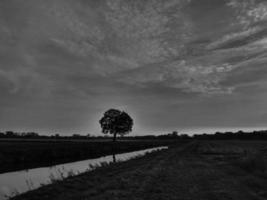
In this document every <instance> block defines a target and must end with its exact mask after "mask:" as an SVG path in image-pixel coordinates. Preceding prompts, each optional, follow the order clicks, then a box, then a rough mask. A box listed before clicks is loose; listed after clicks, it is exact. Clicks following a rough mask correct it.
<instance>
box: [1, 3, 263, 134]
mask: <svg viewBox="0 0 267 200" xmlns="http://www.w3.org/2000/svg"><path fill="white" fill-rule="evenodd" d="M266 25H267V1H263V0H97V1H96V0H45V1H44V0H1V1H0V94H1V97H0V129H1V130H14V131H37V132H39V133H42V134H55V133H60V134H62V135H70V134H74V133H78V134H87V133H91V134H96V135H99V134H101V129H100V126H99V123H98V121H99V119H100V118H101V116H102V115H103V113H104V112H105V111H106V110H107V109H109V108H117V109H122V110H124V111H126V112H127V113H128V114H129V115H130V116H132V118H133V119H134V130H133V134H134V135H143V134H159V133H166V132H168V131H173V130H177V131H178V132H184V133H202V132H213V131H216V130H239V129H243V130H254V129H264V128H266V127H267V126H266V124H267V109H266V108H267V102H266V99H267V79H266V78H267V67H266V63H267V57H266V55H267V51H266V50H267V37H266V36H267V26H266Z"/></svg>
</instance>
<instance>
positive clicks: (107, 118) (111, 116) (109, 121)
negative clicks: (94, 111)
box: [99, 109, 133, 141]
mask: <svg viewBox="0 0 267 200" xmlns="http://www.w3.org/2000/svg"><path fill="white" fill-rule="evenodd" d="M99 123H100V125H101V128H102V132H103V133H104V134H113V140H114V141H115V140H116V135H117V134H119V135H125V134H128V133H129V132H131V131H132V127H133V119H132V118H131V117H130V116H129V115H128V114H127V113H126V112H124V111H120V110H117V109H109V110H108V111H106V112H105V113H104V116H103V117H102V118H101V119H100V120H99Z"/></svg>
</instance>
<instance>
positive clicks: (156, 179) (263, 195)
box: [13, 142, 267, 200]
mask: <svg viewBox="0 0 267 200" xmlns="http://www.w3.org/2000/svg"><path fill="white" fill-rule="evenodd" d="M216 147H217V145H216V144H215V145H214V144H210V143H208V144H206V143H204V142H203V143H202V142H193V143H190V144H187V145H185V146H183V147H177V148H171V149H168V150H164V151H162V152H155V153H152V154H150V155H147V156H145V157H143V158H137V159H134V160H130V161H128V162H125V163H116V164H113V165H110V166H106V167H102V168H99V169H96V170H95V171H92V172H88V173H85V174H82V175H79V176H77V177H72V178H69V179H67V180H64V181H62V182H58V183H55V184H53V185H49V186H45V187H43V188H40V189H38V190H35V191H31V192H28V193H26V194H23V195H21V196H18V197H15V198H13V199H14V200H35V199H36V200H37V199H38V200H48V199H49V200H63V199H64V200H70V199H75V200H79V199H81V200H82V199H83V200H89V199H90V200H105V199H109V200H113V199H114V200H115V199H122V200H126V199H127V200H141V199H144V200H150V199H151V200H163V199H164V200H226V199H227V200H228V199H234V200H235V199H236V200H241V199H242V200H264V199H267V192H266V191H267V178H266V177H264V176H261V175H258V174H254V173H250V172H247V171H245V170H243V169H241V168H240V167H239V166H236V165H235V164H233V156H237V157H238V155H237V153H236V152H235V150H233V155H232V154H231V152H229V147H227V152H228V153H225V152H226V151H223V153H222V152H221V150H222V149H221V147H218V149H219V151H218V152H217V153H216V152H214V151H215V150H216ZM205 148H206V151H207V149H210V150H209V151H211V152H212V154H207V153H202V150H203V149H205ZM214 149H215V150H214ZM206 151H205V152H206ZM237 152H239V148H238V151H237ZM239 156H241V155H239Z"/></svg>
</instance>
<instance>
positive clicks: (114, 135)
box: [113, 133, 117, 142]
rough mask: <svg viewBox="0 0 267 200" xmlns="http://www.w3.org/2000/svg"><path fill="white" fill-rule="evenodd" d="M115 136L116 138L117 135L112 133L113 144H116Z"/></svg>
mask: <svg viewBox="0 0 267 200" xmlns="http://www.w3.org/2000/svg"><path fill="white" fill-rule="evenodd" d="M116 136H117V133H114V134H113V142H116Z"/></svg>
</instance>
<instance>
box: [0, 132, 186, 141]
mask: <svg viewBox="0 0 267 200" xmlns="http://www.w3.org/2000/svg"><path fill="white" fill-rule="evenodd" d="M110 137H111V136H109V135H103V136H94V135H91V134H87V135H80V134H73V135H71V136H62V135H59V134H53V135H50V136H48V135H39V134H38V133H36V132H14V131H5V132H0V138H7V139H8V138H18V139H19V138H21V139H27V138H31V139H107V138H110ZM121 138H123V139H185V138H190V137H189V136H188V135H186V134H181V135H178V132H177V131H173V132H172V133H168V134H162V135H158V136H155V135H145V136H123V137H121Z"/></svg>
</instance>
